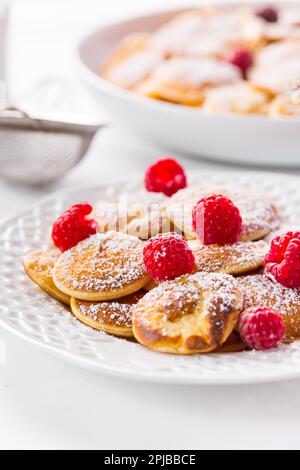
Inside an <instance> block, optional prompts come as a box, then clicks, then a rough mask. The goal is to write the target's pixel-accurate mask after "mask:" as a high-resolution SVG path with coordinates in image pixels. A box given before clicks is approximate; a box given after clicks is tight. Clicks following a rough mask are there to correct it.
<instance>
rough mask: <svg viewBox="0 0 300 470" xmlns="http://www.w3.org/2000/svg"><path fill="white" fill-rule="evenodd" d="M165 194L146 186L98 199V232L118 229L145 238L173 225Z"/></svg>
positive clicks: (166, 229)
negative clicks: (150, 189)
mask: <svg viewBox="0 0 300 470" xmlns="http://www.w3.org/2000/svg"><path fill="white" fill-rule="evenodd" d="M166 201H167V197H166V196H164V195H162V194H159V193H149V192H148V191H145V190H140V191H137V192H134V194H127V193H125V194H122V195H120V197H119V198H114V199H113V198H112V199H111V200H106V201H105V200H104V201H100V202H99V203H98V204H97V207H96V213H95V217H96V219H97V222H98V227H99V231H100V232H103V233H105V232H107V231H109V230H117V231H119V232H123V233H127V234H129V235H132V236H136V237H138V238H140V239H141V240H147V239H148V238H150V237H153V236H155V235H158V234H159V233H165V232H171V231H173V229H174V227H173V224H172V223H171V221H170V219H169V217H168V214H167V212H166V210H165V204H166Z"/></svg>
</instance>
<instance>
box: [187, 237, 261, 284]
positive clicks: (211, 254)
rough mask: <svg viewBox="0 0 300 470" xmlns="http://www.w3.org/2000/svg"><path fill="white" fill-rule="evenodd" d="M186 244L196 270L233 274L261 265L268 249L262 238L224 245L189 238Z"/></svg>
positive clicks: (245, 271) (254, 268)
mask: <svg viewBox="0 0 300 470" xmlns="http://www.w3.org/2000/svg"><path fill="white" fill-rule="evenodd" d="M188 244H189V247H190V248H191V250H192V251H193V253H194V257H195V262H196V269H197V271H199V272H201V271H206V272H211V273H212V272H215V273H216V272H225V273H227V274H232V275H233V276H237V275H240V274H244V273H248V272H250V271H256V270H257V269H259V268H260V267H262V266H263V264H264V258H265V255H266V253H267V251H268V245H267V244H266V243H265V242H264V241H262V240H260V241H258V242H240V243H234V244H232V245H224V246H219V245H202V244H201V242H200V241H198V240H190V241H189V242H188Z"/></svg>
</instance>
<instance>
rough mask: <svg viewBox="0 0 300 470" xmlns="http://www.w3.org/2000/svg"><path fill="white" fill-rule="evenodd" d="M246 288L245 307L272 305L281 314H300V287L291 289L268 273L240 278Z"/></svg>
mask: <svg viewBox="0 0 300 470" xmlns="http://www.w3.org/2000/svg"><path fill="white" fill-rule="evenodd" d="M239 282H240V284H241V286H242V287H243V289H244V295H245V308H248V307H253V306H263V307H271V308H274V309H275V310H277V311H278V312H279V313H280V314H281V315H283V316H285V315H294V314H297V315H299V314H300V289H289V288H287V287H284V286H282V285H281V284H279V283H278V282H277V281H276V280H275V279H272V277H271V276H270V275H269V274H268V275H267V274H263V275H260V274H256V275H254V276H246V277H242V278H240V279H239Z"/></svg>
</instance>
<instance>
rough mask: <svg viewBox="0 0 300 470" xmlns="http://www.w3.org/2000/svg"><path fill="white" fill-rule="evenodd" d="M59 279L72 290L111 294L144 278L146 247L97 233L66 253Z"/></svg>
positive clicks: (120, 236)
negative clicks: (107, 292) (110, 292)
mask: <svg viewBox="0 0 300 470" xmlns="http://www.w3.org/2000/svg"><path fill="white" fill-rule="evenodd" d="M54 275H55V277H56V279H57V280H58V281H59V282H60V283H63V284H64V285H65V286H66V287H68V288H70V289H75V290H80V291H97V292H100V291H110V290H112V289H119V288H122V287H124V286H127V285H129V284H131V283H132V282H135V281H138V280H139V279H143V277H145V270H144V263H143V243H142V242H141V241H140V240H139V239H138V238H136V237H132V236H130V235H125V234H123V233H119V232H112V231H111V232H107V233H106V234H101V233H97V234H96V235H93V236H92V237H89V238H88V239H86V240H84V241H83V242H81V243H79V244H78V245H77V246H76V247H75V248H72V249H71V250H68V251H66V252H65V253H63V254H62V255H61V256H60V258H59V260H58V262H57V263H56V265H55V268H54Z"/></svg>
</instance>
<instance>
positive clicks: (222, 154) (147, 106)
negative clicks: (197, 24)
mask: <svg viewBox="0 0 300 470" xmlns="http://www.w3.org/2000/svg"><path fill="white" fill-rule="evenodd" d="M176 13H178V10H172V11H167V12H160V13H156V14H153V15H147V16H142V17H138V18H134V19H131V20H129V21H124V22H121V23H117V24H114V25H112V26H108V27H105V28H102V29H99V30H98V31H96V32H94V33H91V34H90V35H88V36H87V37H86V38H85V39H84V40H82V42H81V43H80V45H79V49H78V56H79V70H80V74H81V77H82V78H83V80H84V82H85V83H86V85H87V86H88V89H89V90H90V92H91V93H92V95H93V98H94V102H95V103H96V104H97V106H98V107H99V110H102V108H103V107H105V108H106V110H107V111H108V112H109V113H110V114H111V116H112V119H113V121H120V122H121V123H122V124H123V125H125V126H129V127H130V128H131V129H133V130H134V131H135V132H136V133H139V134H140V135H142V136H144V137H146V138H147V139H149V140H152V141H155V142H156V143H158V144H160V145H161V146H163V147H164V148H165V149H167V150H169V151H176V152H181V153H184V154H189V155H193V156H196V157H199V158H201V157H205V158H213V159H217V160H220V161H228V162H238V163H247V164H261V165H269V166H299V165H300V159H299V133H300V119H298V118H292V119H291V118H269V117H263V116H247V115H244V116H243V115H235V114H224V115H223V114H207V113H205V112H204V111H202V110H201V109H194V108H188V107H185V106H177V105H173V104H168V103H163V102H160V101H156V100H151V99H148V98H144V97H140V96H138V95H136V94H134V93H131V92H128V91H126V90H123V89H121V88H118V87H116V86H114V85H112V84H111V83H109V82H108V81H106V80H103V79H102V78H101V77H100V76H99V73H98V72H99V70H100V68H101V64H102V63H103V60H104V59H105V57H107V55H108V54H109V52H110V51H111V50H112V49H113V48H114V47H115V46H116V45H117V44H118V43H119V41H120V40H121V39H122V38H123V37H124V36H126V35H127V34H129V33H132V32H141V31H146V32H147V31H149V32H151V31H153V30H155V29H156V28H157V27H158V26H159V25H160V24H162V23H164V22H165V21H167V20H169V19H170V18H172V17H173V16H174V15H175V14H176Z"/></svg>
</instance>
